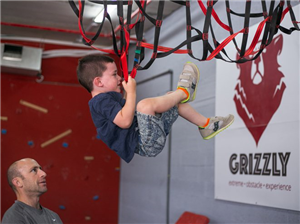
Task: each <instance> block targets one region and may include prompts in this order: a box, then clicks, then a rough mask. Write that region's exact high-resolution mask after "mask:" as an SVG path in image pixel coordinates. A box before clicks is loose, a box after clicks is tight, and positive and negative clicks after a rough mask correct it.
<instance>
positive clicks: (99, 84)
mask: <svg viewBox="0 0 300 224" xmlns="http://www.w3.org/2000/svg"><path fill="white" fill-rule="evenodd" d="M93 83H94V85H95V86H97V87H102V86H103V83H102V81H101V77H99V76H98V77H96V78H94V81H93Z"/></svg>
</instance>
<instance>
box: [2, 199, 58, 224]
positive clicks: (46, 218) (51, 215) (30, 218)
mask: <svg viewBox="0 0 300 224" xmlns="http://www.w3.org/2000/svg"><path fill="white" fill-rule="evenodd" d="M7 223H18V224H44V223H45V224H62V223H63V222H62V221H61V219H60V217H59V216H58V214H56V213H55V212H53V211H51V210H49V209H47V208H44V207H42V206H41V209H36V208H33V207H31V206H29V205H27V204H25V203H23V202H20V201H15V203H14V204H13V205H12V206H11V207H10V208H9V209H8V210H7V211H6V212H5V214H4V216H3V219H2V224H7Z"/></svg>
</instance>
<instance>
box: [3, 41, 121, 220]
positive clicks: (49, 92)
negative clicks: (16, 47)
mask: <svg viewBox="0 0 300 224" xmlns="http://www.w3.org/2000/svg"><path fill="white" fill-rule="evenodd" d="M17 44H21V45H23V46H24V45H27V46H33V47H40V48H43V50H50V49H74V48H72V47H67V46H60V45H50V44H40V43H26V42H17ZM77 61H78V58H74V57H59V58H58V57H56V58H49V59H43V60H42V74H43V76H44V81H43V82H40V83H39V82H37V81H36V78H35V77H30V76H22V75H16V74H8V73H7V74H5V73H1V217H2V216H3V214H4V212H5V211H6V210H7V209H8V208H9V207H10V206H11V205H12V204H13V202H14V200H15V195H14V193H13V191H12V190H11V189H10V188H9V186H8V184H7V180H6V171H7V168H8V167H9V165H10V164H11V163H12V162H14V161H16V160H19V159H21V158H25V157H30V158H34V159H35V160H37V162H38V163H39V164H40V165H41V166H42V168H43V169H44V171H45V172H46V173H47V186H48V192H47V193H45V194H44V195H43V196H42V197H41V204H42V205H43V206H45V207H47V208H49V209H51V210H53V211H55V212H57V213H58V214H59V216H60V217H61V219H62V220H63V222H64V223H117V221H118V198H119V172H120V160H119V158H118V157H117V156H116V154H115V153H114V152H113V151H111V150H110V149H108V148H107V147H106V146H105V145H104V144H103V143H102V142H101V141H100V140H98V139H97V134H96V130H95V127H94V125H93V122H92V119H91V117H90V112H89V108H88V101H89V99H90V95H89V94H88V93H87V91H86V90H85V89H83V88H82V87H81V86H79V85H78V82H77V78H76V66H77ZM117 64H118V63H117Z"/></svg>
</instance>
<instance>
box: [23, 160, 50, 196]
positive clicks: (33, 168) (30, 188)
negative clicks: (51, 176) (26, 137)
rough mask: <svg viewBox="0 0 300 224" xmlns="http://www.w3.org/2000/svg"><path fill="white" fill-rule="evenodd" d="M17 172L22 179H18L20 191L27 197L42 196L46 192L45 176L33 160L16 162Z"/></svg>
mask: <svg viewBox="0 0 300 224" xmlns="http://www.w3.org/2000/svg"><path fill="white" fill-rule="evenodd" d="M18 170H19V171H20V173H21V175H22V176H23V177H24V179H22V178H20V179H21V180H20V181H21V183H22V191H23V192H24V193H25V194H27V195H36V196H39V195H42V194H43V193H45V192H46V191H47V183H46V176H47V174H46V173H45V172H44V171H43V170H42V168H41V166H40V165H39V164H38V163H37V162H36V161H35V160H33V159H22V160H20V161H19V162H18Z"/></svg>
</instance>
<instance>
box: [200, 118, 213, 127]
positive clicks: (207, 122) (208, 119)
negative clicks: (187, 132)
mask: <svg viewBox="0 0 300 224" xmlns="http://www.w3.org/2000/svg"><path fill="white" fill-rule="evenodd" d="M209 121H210V118H207V121H206V124H205V125H203V126H198V127H199V128H200V129H204V128H206V127H207V125H208V124H209Z"/></svg>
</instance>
